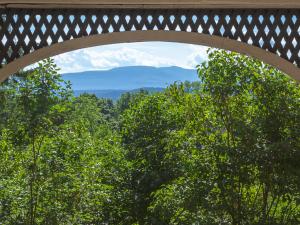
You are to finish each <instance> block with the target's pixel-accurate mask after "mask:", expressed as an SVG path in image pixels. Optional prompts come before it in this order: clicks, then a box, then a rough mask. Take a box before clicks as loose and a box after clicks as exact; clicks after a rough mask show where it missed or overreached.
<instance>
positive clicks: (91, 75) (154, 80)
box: [63, 66, 198, 91]
mask: <svg viewBox="0 0 300 225" xmlns="http://www.w3.org/2000/svg"><path fill="white" fill-rule="evenodd" d="M63 79H64V80H69V81H71V83H72V88H73V90H76V91H79V90H133V89H139V88H142V87H155V88H166V87H167V86H168V85H170V84H172V83H174V82H175V81H186V80H189V81H196V80H198V76H197V72H196V70H192V69H183V68H180V67H160V68H156V67H148V66H131V67H119V68H114V69H111V70H98V71H84V72H78V73H67V74H63Z"/></svg>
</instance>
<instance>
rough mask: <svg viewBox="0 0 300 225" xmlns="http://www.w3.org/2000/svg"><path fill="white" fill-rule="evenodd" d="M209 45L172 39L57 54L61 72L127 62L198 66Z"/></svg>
mask: <svg viewBox="0 0 300 225" xmlns="http://www.w3.org/2000/svg"><path fill="white" fill-rule="evenodd" d="M206 51H207V47H204V46H199V45H191V44H180V43H168V42H141V43H126V44H114V45H107V46H98V47H93V48H85V49H80V50H77V51H73V52H68V53H65V54H61V55H58V56H55V57H54V59H55V62H56V63H57V65H58V66H59V67H60V68H61V73H69V72H80V71H87V70H107V69H111V68H115V67H123V66H137V65H139V66H141V65H142V66H154V67H166V66H179V67H183V68H195V67H196V65H198V64H199V63H201V62H203V61H204V60H206V59H207V54H206Z"/></svg>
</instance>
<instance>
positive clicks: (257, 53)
mask: <svg viewBox="0 0 300 225" xmlns="http://www.w3.org/2000/svg"><path fill="white" fill-rule="evenodd" d="M144 41H165V42H179V43H187V44H196V45H204V46H209V47H216V48H219V49H225V50H230V51H234V52H238V53H241V54H245V55H248V56H251V57H254V58H256V59H259V60H261V61H263V62H265V63H267V64H270V65H272V66H274V67H276V68H278V69H279V70H281V71H283V72H284V73H286V74H288V75H289V76H291V77H292V78H293V79H295V80H297V81H300V69H299V68H297V67H296V66H295V65H293V64H292V63H290V62H288V61H287V60H285V59H283V58H281V57H279V56H277V55H275V54H273V53H270V52H267V51H265V50H263V49H260V48H258V47H255V46H251V45H248V44H245V43H242V42H239V41H235V40H231V39H228V38H222V37H218V36H214V35H207V34H198V33H190V32H177V31H135V32H131V31H130V32H120V33H109V34H100V35H92V36H88V37H83V38H77V39H73V40H69V41H64V42H61V43H57V44H53V45H51V46H49V47H44V48H41V49H39V50H36V51H34V52H32V53H30V54H28V55H25V56H23V57H21V58H19V59H16V60H15V61H13V62H11V63H9V64H7V65H6V66H5V67H4V68H3V69H1V70H0V82H2V81H4V80H5V79H7V78H8V77H9V76H10V75H12V74H14V73H16V72H18V71H19V70H20V69H22V68H24V67H26V66H28V65H31V64H33V63H35V62H38V61H39V60H42V59H45V58H48V57H52V56H55V55H58V54H61V53H66V52H69V51H72V50H77V49H81V48H86V47H94V46H98V45H108V44H117V43H130V42H144Z"/></svg>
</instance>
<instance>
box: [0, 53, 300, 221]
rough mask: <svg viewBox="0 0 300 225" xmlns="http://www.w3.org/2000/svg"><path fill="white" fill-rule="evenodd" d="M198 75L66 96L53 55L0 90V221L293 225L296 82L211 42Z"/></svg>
mask: <svg viewBox="0 0 300 225" xmlns="http://www.w3.org/2000/svg"><path fill="white" fill-rule="evenodd" d="M197 68H198V75H199V81H198V82H193V83H190V82H184V83H174V84H173V85H171V86H169V87H168V88H167V89H166V90H165V91H163V92H162V93H155V94H153V93H152V94H149V93H147V92H146V91H140V92H138V93H134V94H132V93H131V94H130V93H127V94H124V95H123V96H122V97H121V98H120V99H119V100H118V101H117V102H112V101H111V100H107V99H101V98H97V97H96V96H95V95H88V94H83V95H81V96H79V97H74V96H73V94H72V89H71V84H70V83H68V82H64V81H63V80H62V78H61V75H60V74H59V69H58V68H57V66H56V65H55V64H54V62H53V60H51V59H47V60H44V61H42V62H40V63H39V64H38V66H37V67H36V68H35V69H33V70H31V71H28V72H22V73H20V74H17V75H15V76H13V77H11V78H10V79H8V80H7V81H6V82H5V83H3V84H2V85H1V86H0V89H1V91H0V224H3V225H8V224H13V225H18V224H30V225H35V224H49V225H56V224H67V225H69V224H86V225H87V224H89V225H92V224H95V225H96V224H112V225H117V224H120V225H146V224H148V225H169V224H172V225H175V224H178V225H179V224H183V225H191V224H194V225H202V224H203V225H221V224H223V225H225V224H228V225H229V224H232V225H242V224H243V225H244V224H245V225H246V224H249V225H265V224H269V225H283V224H287V225H298V224H300V87H299V84H297V83H296V82H295V81H293V80H292V79H290V78H289V77H287V76H286V75H285V74H283V73H281V72H280V71H278V70H277V69H274V68H272V67H270V66H268V65H265V64H263V63H262V62H260V61H257V60H254V59H252V58H249V57H246V56H242V55H239V54H236V53H231V52H226V51H221V50H210V52H209V59H208V61H207V62H205V63H203V64H201V65H199V66H198V67H197Z"/></svg>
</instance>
